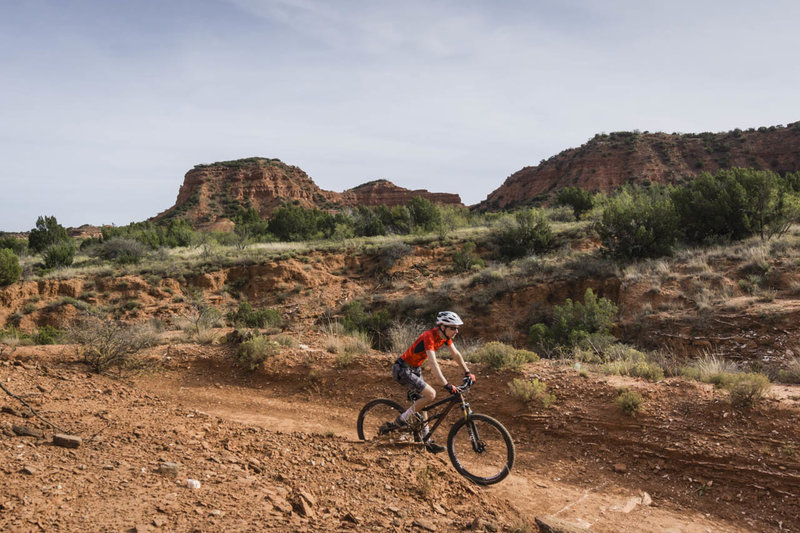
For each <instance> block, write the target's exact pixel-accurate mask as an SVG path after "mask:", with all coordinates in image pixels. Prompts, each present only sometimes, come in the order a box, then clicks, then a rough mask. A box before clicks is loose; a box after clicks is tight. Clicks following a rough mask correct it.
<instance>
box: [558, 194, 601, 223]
mask: <svg viewBox="0 0 800 533" xmlns="http://www.w3.org/2000/svg"><path fill="white" fill-rule="evenodd" d="M554 199H555V202H556V203H557V204H559V205H567V206H569V207H571V208H572V212H573V214H574V215H575V220H579V219H580V218H581V215H583V214H584V213H586V212H587V211H589V210H591V209H592V207H594V196H593V195H592V193H590V192H589V191H587V190H585V189H581V188H580V187H564V188H563V189H561V190H559V191H558V192H557V193H556V195H555V198H554Z"/></svg>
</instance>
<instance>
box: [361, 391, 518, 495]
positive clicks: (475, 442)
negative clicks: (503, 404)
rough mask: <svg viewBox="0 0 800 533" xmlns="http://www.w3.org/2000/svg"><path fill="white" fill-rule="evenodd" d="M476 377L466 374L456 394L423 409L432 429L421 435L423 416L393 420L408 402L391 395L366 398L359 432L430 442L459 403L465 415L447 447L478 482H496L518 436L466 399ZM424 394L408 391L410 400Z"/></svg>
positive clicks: (462, 469) (511, 461)
mask: <svg viewBox="0 0 800 533" xmlns="http://www.w3.org/2000/svg"><path fill="white" fill-rule="evenodd" d="M471 386H472V383H470V382H469V381H467V380H465V382H464V384H463V385H461V386H459V387H456V390H457V391H458V392H457V393H456V394H453V395H451V396H450V397H448V398H444V399H442V400H439V401H436V402H434V403H432V404H430V405H428V406H426V407H425V408H423V409H422V411H424V412H425V413H426V414H427V415H428V419H427V423H428V424H433V425H432V426H430V431H429V432H428V434H427V435H425V437H424V439H423V438H422V427H423V425H424V424H425V423H424V422H417V423H416V424H410V425H406V426H397V425H395V424H394V420H395V418H396V417H397V415H399V414H400V413H402V412H403V411H405V408H404V407H402V406H401V405H400V404H399V403H397V402H395V401H394V400H390V399H388V398H377V399H375V400H372V401H370V402H367V404H366V405H364V407H362V408H361V412H360V413H358V420H357V422H356V429H357V431H358V438H359V439H361V440H365V441H387V442H392V441H395V442H402V441H404V440H406V441H410V440H412V439H413V441H414V442H427V441H428V440H430V438H431V437H432V436H433V434H434V433H435V432H436V430H437V429H438V428H439V426H440V425H441V424H442V422H443V421H444V419H445V417H446V416H447V415H448V414H449V413H450V411H452V410H453V408H455V407H456V405H460V406H461V412H462V413H463V417H462V418H459V419H458V420H456V421H455V423H454V424H453V426H452V427H451V428H450V433H449V434H448V435H447V453H448V455H449V456H450V462H451V463H453V467H455V469H456V471H458V473H459V474H461V475H462V476H464V477H465V478H467V479H469V480H470V481H472V482H474V483H477V484H479V485H492V484H494V483H498V482H500V481H502V480H503V479H505V478H506V476H508V474H509V473H510V472H511V468H512V467H513V466H514V454H515V452H514V442H513V441H512V440H511V435H510V434H509V433H508V430H507V429H506V428H505V427H503V424H501V423H500V422H498V421H497V420H495V419H494V418H492V417H490V416H487V415H482V414H479V413H473V412H472V409H471V408H470V406H469V403H467V401H466V395H467V394H468V393H469V390H470V387H471ZM419 398H421V396H420V395H419V394H418V393H417V392H415V391H411V390H409V391H408V401H409V402H411V403H412V404H413V403H414V402H415V401H416V400H417V399H419ZM387 422H388V423H387Z"/></svg>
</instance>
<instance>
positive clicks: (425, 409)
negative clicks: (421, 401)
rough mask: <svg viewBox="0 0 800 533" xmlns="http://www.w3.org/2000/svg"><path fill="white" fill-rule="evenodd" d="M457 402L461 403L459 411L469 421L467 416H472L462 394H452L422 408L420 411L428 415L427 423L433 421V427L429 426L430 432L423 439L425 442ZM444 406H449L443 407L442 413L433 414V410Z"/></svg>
mask: <svg viewBox="0 0 800 533" xmlns="http://www.w3.org/2000/svg"><path fill="white" fill-rule="evenodd" d="M457 402H461V410H462V411H463V413H464V418H466V419H469V416H470V415H471V414H472V409H470V406H469V403H468V402H467V400H466V399H465V398H464V394H463V393H462V392H459V393H458V394H453V395H452V396H450V397H449V398H445V399H443V400H438V401H436V402H433V403H432V404H430V405H426V406H425V407H423V408H422V411H423V412H424V413H426V414H427V415H428V419H427V423H430V422H433V421H434V420H435V422H434V424H433V426H431V429H430V431H429V432H428V434H427V435H426V436H425V439H424V440H425V441H427V440H429V439H430V438H431V436H432V435H433V434H434V432H435V431H436V429H437V428H438V427H439V425H440V424H441V423H442V422H443V421H444V419H445V418H446V417H447V415H448V414H449V413H450V411H452V410H453V408H454V407H455V406H456V403H457ZM444 404H449V405H447V407H445V408H444V410H443V411H440V412H438V413H433V411H434V410H436V409H437V408H439V407H440V406H442V405H444Z"/></svg>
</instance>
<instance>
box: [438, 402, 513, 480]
mask: <svg viewBox="0 0 800 533" xmlns="http://www.w3.org/2000/svg"><path fill="white" fill-rule="evenodd" d="M470 429H472V430H477V433H478V436H479V438H480V440H481V441H482V442H481V443H480V444H481V445H483V446H485V449H484V450H483V451H480V452H478V451H475V449H474V446H473V443H472V440H471V439H470ZM447 453H448V455H450V462H452V463H453V467H455V469H456V470H457V471H458V473H459V474H461V475H462V476H464V477H465V478H467V479H469V480H470V481H472V482H474V483H477V484H478V485H492V484H494V483H498V482H500V481H502V480H504V479H505V478H506V477H507V476H508V474H509V473H510V472H511V468H512V467H513V466H514V457H515V451H514V441H512V440H511V435H510V434H509V433H508V430H507V429H506V428H505V427H504V426H503V424H501V423H500V422H498V421H497V420H495V419H494V418H492V417H490V416H486V415H482V414H474V413H473V414H472V415H470V417H469V419H463V418H462V419H461V420H459V421H458V422H456V423H455V424H453V427H452V429H451V430H450V434H449V435H448V436H447Z"/></svg>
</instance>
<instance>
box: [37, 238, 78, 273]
mask: <svg viewBox="0 0 800 533" xmlns="http://www.w3.org/2000/svg"><path fill="white" fill-rule="evenodd" d="M43 258H44V266H45V268H58V267H67V266H70V265H71V264H72V262H73V261H74V260H75V246H74V245H73V244H72V243H71V242H69V241H64V242H59V243H56V244H53V245H52V246H50V247H49V248H48V249H47V250H45V252H44V256H43Z"/></svg>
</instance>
